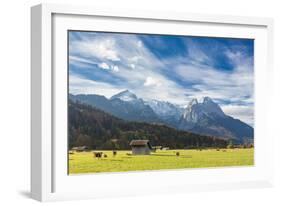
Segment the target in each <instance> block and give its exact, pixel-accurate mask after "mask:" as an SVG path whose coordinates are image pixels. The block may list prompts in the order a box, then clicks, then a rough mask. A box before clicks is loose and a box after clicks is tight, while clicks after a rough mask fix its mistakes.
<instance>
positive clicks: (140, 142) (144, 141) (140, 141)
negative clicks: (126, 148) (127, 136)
mask: <svg viewBox="0 0 281 206" xmlns="http://www.w3.org/2000/svg"><path fill="white" fill-rule="evenodd" d="M148 143H149V140H147V139H138V140H132V141H131V142H130V146H146V145H148Z"/></svg>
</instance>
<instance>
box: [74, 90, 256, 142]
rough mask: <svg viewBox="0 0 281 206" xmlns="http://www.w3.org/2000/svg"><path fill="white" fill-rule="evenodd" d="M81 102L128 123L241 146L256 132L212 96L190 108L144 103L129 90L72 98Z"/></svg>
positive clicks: (154, 102) (148, 101)
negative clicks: (195, 134) (196, 135)
mask: <svg viewBox="0 0 281 206" xmlns="http://www.w3.org/2000/svg"><path fill="white" fill-rule="evenodd" d="M69 98H70V99H71V100H72V101H78V102H80V103H83V104H87V105H90V106H93V107H95V108H98V109H100V110H103V111H104V112H107V113H109V114H111V115H113V116H115V117H118V118H120V119H123V120H127V121H136V122H146V123H153V124H158V125H167V126H169V127H172V128H175V129H178V130H182V131H189V132H193V133H198V134H201V135H209V136H216V137H220V138H224V139H232V140H233V141H235V142H237V143H244V142H252V141H253V136H254V129H253V128H252V127H251V126H250V125H248V124H246V123H244V122H242V121H240V120H239V119H235V118H233V117H231V116H229V115H226V114H225V113H224V112H223V110H222V109H221V108H220V106H219V105H218V104H217V103H215V102H214V101H213V100H212V99H211V98H210V97H204V98H203V101H202V102H198V100H197V99H193V100H192V101H190V102H189V104H188V105H187V106H186V107H180V106H179V105H175V104H172V103H170V102H166V101H159V100H143V99H142V98H138V97H137V95H135V94H134V93H132V92H130V91H129V90H125V91H122V92H120V93H118V94H116V95H113V96H112V97H111V98H106V97H105V96H102V95H96V94H89V95H85V94H78V95H72V94H70V95H69Z"/></svg>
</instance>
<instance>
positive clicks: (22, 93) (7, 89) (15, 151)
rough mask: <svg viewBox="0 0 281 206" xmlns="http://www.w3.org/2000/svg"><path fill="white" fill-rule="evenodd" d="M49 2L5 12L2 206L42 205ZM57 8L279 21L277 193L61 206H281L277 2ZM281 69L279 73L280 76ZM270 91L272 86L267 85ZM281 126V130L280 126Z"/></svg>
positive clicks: (89, 1) (128, 0)
mask: <svg viewBox="0 0 281 206" xmlns="http://www.w3.org/2000/svg"><path fill="white" fill-rule="evenodd" d="M41 2H46V1H36V0H26V1H24V0H6V1H2V2H1V7H0V16H1V18H0V22H1V24H0V25H1V32H0V57H1V58H0V89H1V90H0V96H1V99H0V117H1V118H0V121H1V122H0V128H1V130H0V143H1V146H0V154H1V156H0V163H1V166H0V202H1V203H0V204H1V205H19V204H21V205H37V204H39V203H38V202H36V201H33V200H31V199H30V198H29V181H30V178H29V172H30V161H29V158H30V152H29V150H30V105H29V104H30V46H29V45H30V37H29V35H30V6H32V5H35V4H38V3H41ZM48 2H55V3H72V4H77V3H79V4H83V5H93V6H95V5H100V6H107V7H123V8H128V9H130V8H134V9H140V10H155V11H180V12H192V13H206V14H228V15H240V16H264V17H272V18H274V20H275V31H274V35H275V42H274V45H275V48H274V50H275V54H274V55H275V56H274V58H275V72H276V74H275V80H274V81H275V87H276V91H275V93H276V96H275V99H274V103H275V108H272V111H274V115H272V130H274V132H275V133H276V139H275V154H276V155H275V156H276V158H275V163H276V164H275V165H276V167H275V177H276V179H275V182H276V186H275V187H274V188H271V189H252V190H239V191H214V192H208V193H206V192H202V193H191V194H178V195H168V196H167V195H165V196H161V195H157V196H145V197H128V198H117V199H116V198H115V199H100V200H83V201H80V202H77V201H74V202H58V203H47V204H61V205H77V204H83V205H144V204H146V205H159V204H161V205H174V206H175V205H216V206H218V205H228V206H231V205H235V206H237V205H257V204H260V205H280V204H281V198H280V194H281V184H280V176H281V168H280V165H281V160H280V159H281V158H280V157H281V154H280V153H281V149H280V147H281V144H280V143H281V141H280V139H281V132H280V131H279V130H278V129H279V128H280V126H281V124H280V123H281V120H280V118H279V117H281V112H280V111H281V109H280V108H281V98H280V97H281V92H280V90H281V72H280V68H281V64H280V62H279V59H280V58H281V56H280V55H281V12H280V8H281V5H278V3H279V2H280V1H278V0H276V1H274V0H260V1H257V0H248V1H246V0H232V1H226V0H211V1H208V0H206V1H203V0H182V1H181V0H167V1H164V0H138V1H137V0H102V1H98V0H79V1H78V0H76V1H75V0H57V1H54V0H53V1H48ZM278 68H279V70H278ZM265 86H266V85H265ZM278 124H279V125H280V126H279V125H278Z"/></svg>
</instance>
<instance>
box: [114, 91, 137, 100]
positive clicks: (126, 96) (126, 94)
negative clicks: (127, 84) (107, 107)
mask: <svg viewBox="0 0 281 206" xmlns="http://www.w3.org/2000/svg"><path fill="white" fill-rule="evenodd" d="M110 99H120V100H122V101H125V102H130V101H134V100H137V99H138V97H137V96H136V95H135V94H134V93H132V92H131V91H129V90H124V91H122V92H120V93H118V94H115V95H113V96H112V97H111V98H110Z"/></svg>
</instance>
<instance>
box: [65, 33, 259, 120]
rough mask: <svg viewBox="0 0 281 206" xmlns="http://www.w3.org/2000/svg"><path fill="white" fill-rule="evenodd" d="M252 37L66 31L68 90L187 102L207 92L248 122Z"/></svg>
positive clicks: (251, 102) (251, 105)
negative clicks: (231, 37) (122, 93)
mask: <svg viewBox="0 0 281 206" xmlns="http://www.w3.org/2000/svg"><path fill="white" fill-rule="evenodd" d="M253 64H254V41H253V40H249V39H230V38H208V37H192V36H169V35H150V34H148V35H145V34H121V33H103V32H78V31H71V32H69V90H70V93H72V94H100V95H104V96H106V97H108V98H109V97H111V96H112V95H114V94H116V93H118V92H120V91H122V90H125V89H129V90H130V91H132V92H134V93H135V94H136V95H137V96H139V97H141V98H143V99H157V100H162V101H168V102H171V103H174V104H179V105H187V104H188V103H189V101H190V100H191V99H193V98H197V99H199V100H200V99H202V98H203V97H204V96H209V97H211V98H212V99H214V101H215V102H217V103H219V104H220V106H221V107H222V109H223V110H224V112H225V113H227V114H229V115H231V116H233V117H235V118H239V119H241V120H242V121H245V122H246V123H248V124H250V125H253V93H254V92H253V86H254V85H253V83H254V79H253V78H254V66H253Z"/></svg>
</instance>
